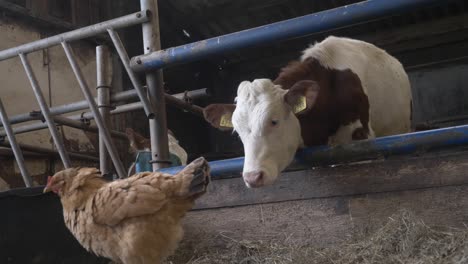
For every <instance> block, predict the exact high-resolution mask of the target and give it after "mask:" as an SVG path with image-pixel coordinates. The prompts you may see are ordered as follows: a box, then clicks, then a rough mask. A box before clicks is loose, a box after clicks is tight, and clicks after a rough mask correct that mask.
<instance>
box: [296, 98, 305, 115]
mask: <svg viewBox="0 0 468 264" xmlns="http://www.w3.org/2000/svg"><path fill="white" fill-rule="evenodd" d="M306 108H307V103H306V98H305V96H301V97H300V98H299V101H298V102H297V104H296V105H295V106H294V108H293V111H294V113H295V114H297V113H299V112H301V111H303V110H304V109H306Z"/></svg>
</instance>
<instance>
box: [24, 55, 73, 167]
mask: <svg viewBox="0 0 468 264" xmlns="http://www.w3.org/2000/svg"><path fill="white" fill-rule="evenodd" d="M19 57H20V58H21V62H22V63H23V67H24V70H25V71H26V75H27V76H28V79H29V81H30V82H31V87H32V89H33V91H34V94H35V95H36V99H37V102H38V104H39V107H40V108H41V111H42V115H43V116H44V119H45V122H46V123H47V126H48V127H49V131H50V135H51V136H52V139H53V140H54V143H55V147H57V150H58V152H59V154H60V158H61V159H62V162H63V166H64V167H65V168H70V166H71V163H70V157H68V154H67V152H66V151H65V146H64V145H63V141H62V137H60V135H59V133H58V131H57V127H56V126H55V123H54V120H53V119H52V116H51V115H50V110H49V106H48V105H47V103H46V100H45V99H44V95H43V94H42V91H41V87H40V86H39V82H38V81H37V79H36V76H35V75H34V72H33V70H32V68H31V65H30V64H29V61H28V58H27V57H26V55H25V54H23V53H21V54H20V55H19Z"/></svg>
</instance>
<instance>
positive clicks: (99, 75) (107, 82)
mask: <svg viewBox="0 0 468 264" xmlns="http://www.w3.org/2000/svg"><path fill="white" fill-rule="evenodd" d="M110 56H111V54H110V52H109V48H108V47H107V46H105V45H100V46H97V47H96V79H97V80H96V85H97V88H96V90H97V91H96V92H97V99H98V100H97V101H98V102H97V103H98V108H99V112H100V113H101V115H102V119H103V120H104V123H105V124H106V126H107V128H109V130H111V128H112V124H111V120H110V110H111V108H112V107H111V102H110V89H111V84H112V62H111V57H110ZM111 131H112V130H111ZM98 132H99V168H100V170H101V173H102V174H103V175H108V174H109V173H110V171H111V168H112V164H111V160H110V156H109V153H108V152H107V148H106V143H105V142H104V139H103V135H102V131H98ZM111 133H112V132H111Z"/></svg>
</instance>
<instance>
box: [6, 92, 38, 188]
mask: <svg viewBox="0 0 468 264" xmlns="http://www.w3.org/2000/svg"><path fill="white" fill-rule="evenodd" d="M0 119H1V121H2V123H3V127H4V128H5V131H6V133H7V137H8V141H9V142H10V145H11V149H12V150H13V154H14V155H15V159H16V163H18V167H19V169H20V171H21V176H22V177H23V181H24V184H25V185H26V187H32V186H33V180H32V179H31V175H29V172H28V170H27V169H26V164H25V163H24V157H23V153H22V152H21V149H20V148H19V147H18V143H17V142H16V138H15V134H13V131H12V130H11V126H10V123H9V122H8V116H7V113H6V111H5V107H3V102H2V100H1V99H0Z"/></svg>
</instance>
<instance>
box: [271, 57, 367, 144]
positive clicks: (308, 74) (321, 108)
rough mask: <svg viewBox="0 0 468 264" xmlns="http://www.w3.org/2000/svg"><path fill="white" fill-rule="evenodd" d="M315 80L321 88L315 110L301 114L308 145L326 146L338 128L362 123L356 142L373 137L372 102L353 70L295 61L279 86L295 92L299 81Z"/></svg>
mask: <svg viewBox="0 0 468 264" xmlns="http://www.w3.org/2000/svg"><path fill="white" fill-rule="evenodd" d="M304 80H309V81H314V82H316V83H317V84H318V86H319V87H320V90H319V92H318V95H317V98H316V101H315V104H314V106H313V107H312V109H310V111H308V112H307V113H304V114H302V115H298V118H299V121H300V123H301V130H302V131H301V132H302V138H303V139H304V143H305V145H306V146H314V145H324V144H327V143H328V138H329V137H330V136H332V135H333V134H335V133H336V131H337V130H338V128H339V127H340V126H343V125H347V124H350V123H351V122H354V121H356V120H360V121H361V123H362V124H363V128H362V129H356V131H354V133H353V139H354V137H355V138H356V139H365V138H367V137H368V134H369V100H368V98H367V95H366V94H365V93H364V90H363V88H362V84H361V80H360V79H359V77H358V76H357V75H356V74H355V73H354V72H352V71H351V70H349V69H347V70H336V69H328V68H325V67H324V66H322V65H321V64H320V63H319V62H318V61H317V60H316V59H312V58H310V59H307V60H305V61H295V62H292V63H290V64H289V65H288V66H286V67H285V68H283V69H282V70H281V72H280V74H279V76H278V78H276V80H275V81H274V83H275V84H279V85H281V86H282V87H283V89H291V88H292V87H293V86H294V84H296V83H297V82H299V81H304Z"/></svg>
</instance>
